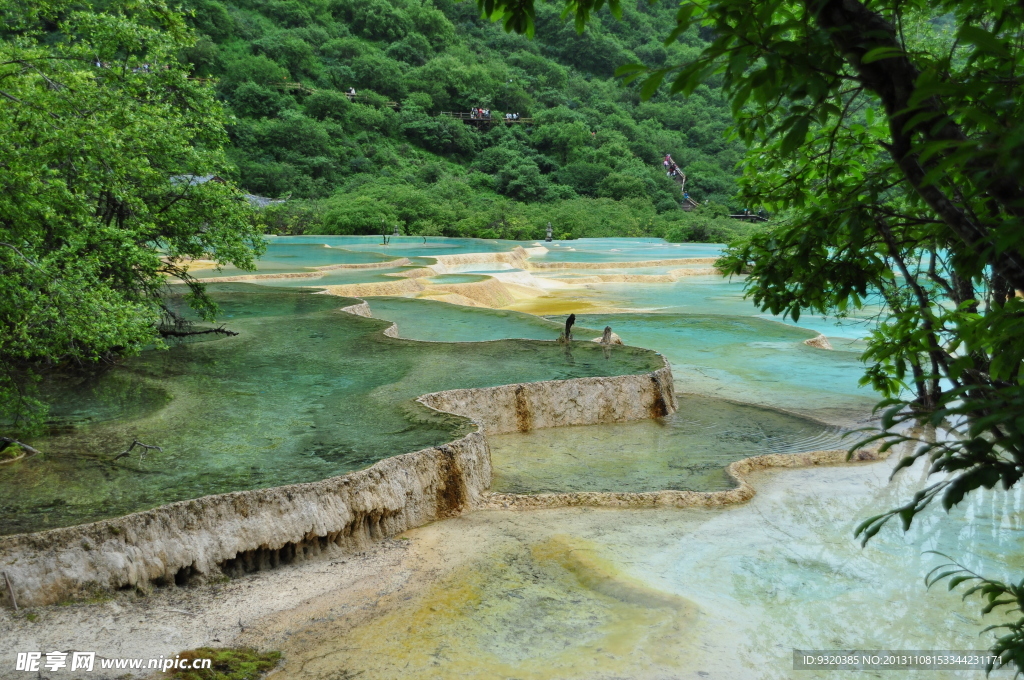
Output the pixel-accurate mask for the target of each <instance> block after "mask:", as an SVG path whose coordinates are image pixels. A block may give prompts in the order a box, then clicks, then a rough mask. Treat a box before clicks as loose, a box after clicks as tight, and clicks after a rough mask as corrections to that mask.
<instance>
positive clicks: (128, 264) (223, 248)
mask: <svg viewBox="0 0 1024 680" xmlns="http://www.w3.org/2000/svg"><path fill="white" fill-rule="evenodd" d="M0 26H2V27H3V28H2V33H0V97H2V99H0V139H2V140H3V143H2V144H0V168H2V171H0V172H2V178H3V181H2V184H3V193H2V194H0V423H3V424H4V425H5V426H12V425H13V426H15V427H16V428H27V427H30V426H31V425H32V424H33V423H34V422H38V419H39V418H40V417H41V415H42V411H43V409H42V403H41V402H40V401H39V399H38V398H37V394H36V392H35V391H34V385H35V382H36V380H37V378H38V376H39V375H40V372H41V371H43V370H44V369H47V368H63V367H67V366H89V365H93V364H96V363H98V362H102V361H105V360H112V359H114V358H116V357H118V356H123V355H125V354H130V353H133V352H137V351H139V350H140V349H142V347H144V346H146V345H148V344H151V343H154V342H158V341H159V337H160V331H161V329H168V328H171V327H174V326H175V325H176V324H175V322H176V321H177V319H175V318H173V317H172V316H171V315H170V312H169V311H168V309H167V308H166V307H165V306H164V305H163V298H162V297H161V290H162V289H163V287H164V286H165V280H166V279H165V277H166V276H167V275H176V276H182V277H184V278H185V279H186V280H189V281H191V279H189V277H188V275H187V274H186V273H185V271H184V266H185V262H187V260H188V259H190V258H213V259H215V260H216V261H217V262H221V263H228V262H230V263H232V264H235V265H237V266H239V267H251V266H252V265H253V257H254V256H255V255H259V254H260V252H261V249H262V247H263V242H262V239H261V237H260V235H259V233H258V231H257V229H256V228H255V225H254V222H253V220H252V213H251V210H250V208H249V207H248V204H247V202H246V201H245V200H244V198H243V197H242V195H241V194H240V193H239V192H238V191H237V190H235V189H234V188H233V187H232V186H231V185H230V184H224V183H220V182H217V181H202V179H201V178H202V177H203V176H212V175H215V174H222V173H224V172H226V169H227V164H226V162H225V158H224V155H223V153H222V151H221V147H222V145H223V143H224V142H225V136H224V129H223V123H222V121H223V112H222V110H221V107H220V105H219V104H217V102H216V101H215V99H214V96H213V91H212V89H211V88H210V87H209V86H207V85H204V84H202V83H198V82H194V81H190V80H188V78H187V73H186V72H185V71H184V70H183V69H181V68H180V67H179V66H177V62H176V60H175V55H176V54H177V53H179V51H180V50H181V49H182V48H185V47H188V46H189V45H192V44H194V41H193V37H192V35H191V34H190V32H189V31H188V30H187V29H186V26H185V25H184V23H183V20H182V17H181V16H180V15H178V14H175V13H174V12H171V11H169V10H168V8H167V7H166V6H165V5H163V4H162V3H160V2H157V1H153V2H132V3H123V4H122V3H119V2H114V3H111V4H109V5H107V6H105V7H104V8H103V11H102V12H99V11H90V10H87V9H83V8H81V7H80V6H78V5H74V4H71V3H64V2H61V1H56V2H52V3H50V2H38V3H32V4H31V5H29V4H26V3H21V2H14V1H12V0H2V1H0ZM190 285H191V286H192V297H191V303H192V306H193V307H194V308H196V310H198V312H199V313H200V314H202V315H203V316H205V317H207V318H209V317H211V315H212V314H213V312H214V311H215V307H214V305H213V303H212V302H211V301H210V300H209V299H208V298H207V297H206V296H205V294H204V292H203V287H202V286H201V285H199V284H197V283H196V282H195V281H191V284H190ZM172 330H173V328H172ZM26 419H27V420H26Z"/></svg>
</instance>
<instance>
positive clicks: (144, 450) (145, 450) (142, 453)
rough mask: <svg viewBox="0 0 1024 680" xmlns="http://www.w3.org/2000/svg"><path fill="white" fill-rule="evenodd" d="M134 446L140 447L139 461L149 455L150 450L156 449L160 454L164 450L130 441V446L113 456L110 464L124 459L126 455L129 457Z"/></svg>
mask: <svg viewBox="0 0 1024 680" xmlns="http://www.w3.org/2000/svg"><path fill="white" fill-rule="evenodd" d="M136 446H140V447H142V450H141V451H139V460H142V459H143V458H145V457H146V454H147V453H149V452H150V450H151V449H156V450H157V451H159V452H160V453H163V452H164V450H163V449H162V448H161V447H159V446H150V445H149V444H143V443H142V442H140V441H139V440H138V439H136V440H134V441H132V444H131V446H129V447H128V448H127V449H125V450H124V451H122V452H121V453H119V454H117V455H116V456H114V457H113V458H112V459H111V462H113V461H115V460H118V459H120V458H124V457H125V456H127V455H130V454H131V452H132V449H134V448H135V447H136Z"/></svg>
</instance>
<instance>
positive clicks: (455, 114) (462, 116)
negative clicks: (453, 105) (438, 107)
mask: <svg viewBox="0 0 1024 680" xmlns="http://www.w3.org/2000/svg"><path fill="white" fill-rule="evenodd" d="M438 115H439V116H443V117H447V118H454V119H456V120H462V121H465V122H467V123H469V124H471V125H477V126H480V125H497V124H498V123H503V124H505V125H514V124H517V123H532V122H533V118H516V119H510V118H506V117H505V114H504V113H498V112H497V111H491V116H490V118H481V117H480V116H475V115H473V114H472V113H463V112H461V111H442V112H441V113H439V114H438Z"/></svg>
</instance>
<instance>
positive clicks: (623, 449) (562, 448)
mask: <svg viewBox="0 0 1024 680" xmlns="http://www.w3.org/2000/svg"><path fill="white" fill-rule="evenodd" d="M842 435H843V432H842V431H841V430H839V429H838V428H834V427H828V426H825V425H822V424H820V423H817V422H815V421H813V420H807V419H804V418H799V417H797V416H793V415H790V414H787V413H781V412H778V411H772V410H770V409H764V408H757V407H754V406H746V405H743V404H735V403H732V402H728V401H723V400H721V399H710V398H708V397H696V396H682V397H680V398H679V411H678V412H676V413H674V414H672V415H670V416H668V417H665V418H659V419H657V420H649V421H638V422H632V423H614V424H607V425H588V426H582V427H559V428H551V429H546V430H534V431H532V432H525V433H515V434H504V435H492V436H490V437H488V438H487V439H488V442H489V443H490V446H491V463H492V465H493V467H494V481H493V482H492V484H491V488H492V489H493V490H495V491H502V492H506V493H526V494H530V493H546V492H552V493H558V492H567V491H633V492H642V491H659V490H662V489H675V490H679V491H721V490H725V489H731V488H733V487H734V486H735V484H734V483H733V482H732V481H731V480H730V479H729V477H728V476H727V475H726V473H725V468H726V467H727V466H728V465H729V463H731V462H733V461H736V460H741V459H743V458H748V457H750V456H757V455H761V454H765V453H798V452H802V451H818V450H824V449H835V448H846V447H848V446H849V445H850V444H849V443H847V442H846V440H844V439H843V436H842Z"/></svg>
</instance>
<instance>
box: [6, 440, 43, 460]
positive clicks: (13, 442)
mask: <svg viewBox="0 0 1024 680" xmlns="http://www.w3.org/2000/svg"><path fill="white" fill-rule="evenodd" d="M12 445H13V446H20V447H21V448H22V450H23V451H24V452H25V453H27V454H29V455H30V456H35V455H37V454H38V453H39V450H38V449H34V448H32V447H31V446H29V445H28V444H25V443H24V442H19V441H18V440H17V439H11V438H10V437H0V451H3V450H4V449H6V448H7V447H8V446H12Z"/></svg>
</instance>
